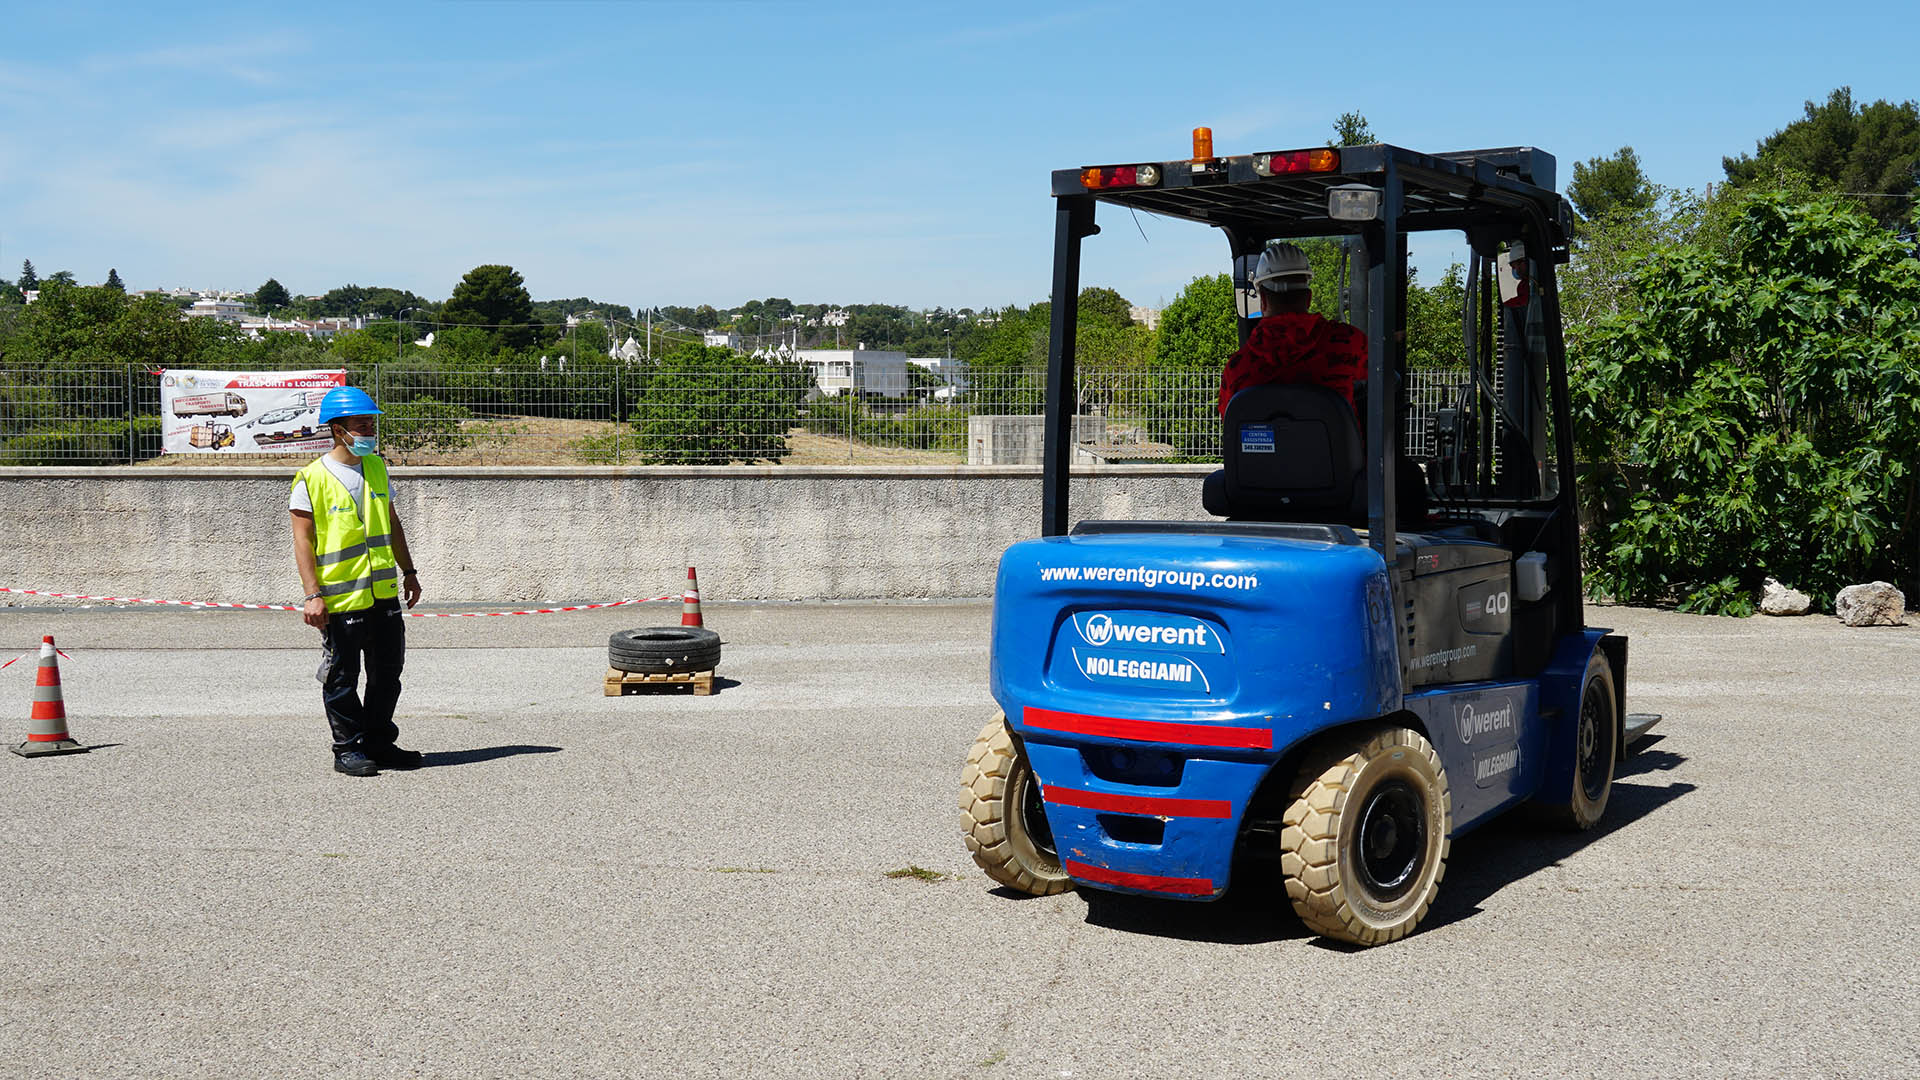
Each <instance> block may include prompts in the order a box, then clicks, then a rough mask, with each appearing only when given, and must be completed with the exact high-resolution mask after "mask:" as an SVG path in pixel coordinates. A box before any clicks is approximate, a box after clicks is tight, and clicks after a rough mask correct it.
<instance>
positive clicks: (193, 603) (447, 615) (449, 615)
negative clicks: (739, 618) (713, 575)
mask: <svg viewBox="0 0 1920 1080" xmlns="http://www.w3.org/2000/svg"><path fill="white" fill-rule="evenodd" d="M0 593H15V594H18V595H21V596H52V597H57V598H59V599H61V600H102V601H105V602H107V603H110V604H176V605H179V606H180V607H199V608H246V609H249V610H253V611H300V610H301V608H299V607H298V606H296V605H293V604H228V603H222V602H220V601H217V600H153V599H149V598H147V597H144V596H84V595H81V594H80V593H62V592H44V591H42V590H39V589H10V588H7V587H6V586H4V585H0ZM680 597H681V594H680V593H668V594H667V595H665V596H649V597H646V598H644V599H627V600H611V601H608V602H607V603H604V604H578V605H575V606H573V607H555V608H527V609H525V610H522V611H408V612H404V613H403V614H405V615H406V617H407V618H409V619H484V618H490V617H492V616H496V615H558V614H560V613H561V612H564V611H595V610H598V609H600V608H616V607H624V606H625V605H627V604H653V603H658V602H660V601H662V600H678V599H680ZM22 655H25V654H24V653H23V654H22ZM14 659H15V660H17V659H19V657H14ZM12 662H13V661H12V660H9V661H7V663H8V664H11V663H12ZM5 666H6V664H0V667H5Z"/></svg>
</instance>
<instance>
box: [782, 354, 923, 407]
mask: <svg viewBox="0 0 1920 1080" xmlns="http://www.w3.org/2000/svg"><path fill="white" fill-rule="evenodd" d="M793 355H794V359H796V360H798V361H800V362H801V363H803V364H805V365H807V370H808V371H810V372H812V373H813V385H814V386H815V387H817V388H818V389H819V391H820V393H821V394H823V395H825V396H827V397H838V396H839V395H841V394H848V393H851V394H857V395H859V396H861V397H890V398H900V397H906V396H907V395H908V393H910V392H911V387H912V385H913V382H912V380H911V379H909V378H908V377H907V354H906V353H903V352H887V351H883V350H880V349H801V350H800V351H799V352H797V353H794V354H793Z"/></svg>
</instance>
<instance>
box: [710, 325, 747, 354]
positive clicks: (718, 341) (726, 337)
mask: <svg viewBox="0 0 1920 1080" xmlns="http://www.w3.org/2000/svg"><path fill="white" fill-rule="evenodd" d="M706 342H707V344H708V345H712V346H715V347H717V348H721V349H732V350H734V351H735V352H738V351H739V350H740V335H739V334H736V333H734V332H733V331H731V330H709V331H707V334H706Z"/></svg>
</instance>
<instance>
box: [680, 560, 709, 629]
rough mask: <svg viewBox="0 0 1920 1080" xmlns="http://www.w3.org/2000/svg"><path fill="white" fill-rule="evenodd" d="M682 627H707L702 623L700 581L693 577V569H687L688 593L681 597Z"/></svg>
mask: <svg viewBox="0 0 1920 1080" xmlns="http://www.w3.org/2000/svg"><path fill="white" fill-rule="evenodd" d="M680 625H681V626H705V625H707V624H706V623H704V622H701V621H700V579H699V578H697V577H695V576H693V567H691V566H689V567H687V591H686V594H685V595H683V596H681V597H680Z"/></svg>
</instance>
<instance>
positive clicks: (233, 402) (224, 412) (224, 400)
mask: <svg viewBox="0 0 1920 1080" xmlns="http://www.w3.org/2000/svg"><path fill="white" fill-rule="evenodd" d="M172 412H173V415H175V416H245V415H247V399H246V398H244V397H241V396H240V395H239V394H194V395H192V396H190V397H178V398H174V399H173V408H172Z"/></svg>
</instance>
